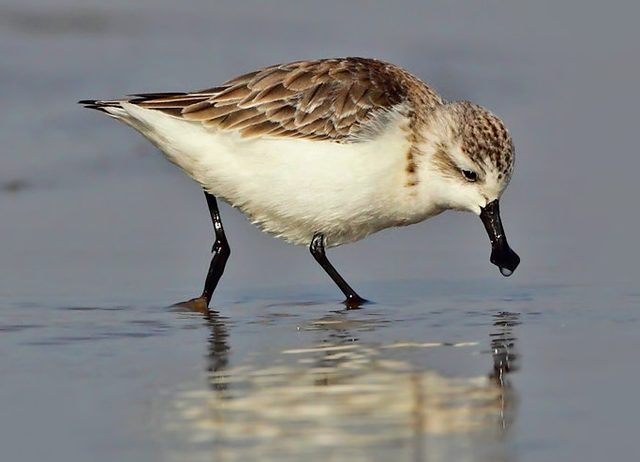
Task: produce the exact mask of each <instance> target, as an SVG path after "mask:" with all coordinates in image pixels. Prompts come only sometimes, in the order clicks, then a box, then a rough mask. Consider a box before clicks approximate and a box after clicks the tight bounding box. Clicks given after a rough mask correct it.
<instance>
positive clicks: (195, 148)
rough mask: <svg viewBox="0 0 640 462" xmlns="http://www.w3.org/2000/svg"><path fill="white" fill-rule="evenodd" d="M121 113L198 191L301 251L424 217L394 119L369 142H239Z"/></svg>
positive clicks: (193, 125)
mask: <svg viewBox="0 0 640 462" xmlns="http://www.w3.org/2000/svg"><path fill="white" fill-rule="evenodd" d="M123 107H124V108H125V110H126V111H127V112H128V113H129V114H131V115H132V116H134V117H135V118H136V119H137V120H136V121H131V120H129V121H126V122H127V123H129V124H130V125H132V126H133V127H134V128H136V129H137V130H138V131H140V132H141V133H143V134H144V135H145V136H146V137H147V138H149V139H150V140H151V141H152V142H153V143H154V144H156V145H157V146H158V147H159V148H160V149H161V150H162V151H163V152H164V153H165V154H166V155H167V157H168V158H169V159H170V160H171V161H172V162H173V163H175V164H177V165H178V166H179V167H180V168H182V169H183V170H184V171H185V172H186V173H187V174H188V175H189V176H190V177H191V178H193V179H194V180H196V181H197V182H198V183H200V184H201V185H202V187H203V188H204V189H205V190H206V191H208V192H210V193H211V194H213V195H215V196H216V197H218V198H220V199H222V200H224V201H226V202H228V203H229V204H231V205H232V206H234V207H237V208H238V209H240V210H241V211H242V212H244V213H245V214H247V215H248V216H249V218H250V219H251V221H252V222H254V223H256V224H258V225H259V226H260V227H261V228H262V229H263V230H264V231H267V232H269V233H273V234H275V235H277V236H278V237H281V238H283V239H285V240H287V241H289V242H292V243H295V244H305V245H306V244H309V243H310V241H311V238H312V237H313V235H314V234H315V233H317V232H321V233H323V234H324V236H325V240H326V243H327V246H331V247H333V246H336V245H341V244H345V243H349V242H354V241H357V240H359V239H362V238H364V237H366V236H368V235H369V234H371V233H374V232H376V231H380V230H381V229H384V228H388V227H390V226H397V225H400V224H408V223H413V222H416V221H420V220H422V219H424V218H426V217H427V216H428V212H427V211H422V212H421V213H420V216H415V212H414V211H413V210H414V207H415V204H413V202H414V198H413V194H412V191H411V188H410V187H408V186H407V172H406V165H407V154H408V152H409V149H410V143H409V141H408V140H407V138H406V131H405V130H404V129H403V124H404V123H405V121H404V120H402V119H400V118H398V120H397V121H395V122H394V123H392V124H390V125H389V129H388V130H386V131H385V132H383V134H382V135H381V136H379V137H378V138H377V139H375V140H371V141H365V142H360V143H348V144H339V143H333V142H329V141H310V140H304V139H290V138H276V137H272V138H267V137H261V138H241V137H240V136H239V134H237V133H236V132H231V131H220V130H218V129H215V128H207V127H205V126H203V125H202V124H201V123H199V122H188V121H184V120H180V119H176V118H173V117H170V116H167V115H165V114H162V113H160V112H158V111H150V110H147V109H142V108H139V107H137V106H134V105H130V104H126V103H125V104H123ZM151 127H153V128H151ZM425 212H427V213H425Z"/></svg>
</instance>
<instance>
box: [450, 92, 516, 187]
mask: <svg viewBox="0 0 640 462" xmlns="http://www.w3.org/2000/svg"><path fill="white" fill-rule="evenodd" d="M454 104H456V105H457V106H458V107H459V108H460V124H459V126H460V134H459V135H460V138H461V140H462V149H463V150H464V151H465V152H466V153H467V155H468V156H469V158H470V159H471V160H473V161H474V162H475V163H476V164H478V165H482V164H483V163H484V162H485V161H487V160H488V161H489V162H488V163H490V164H491V165H495V166H496V169H497V170H498V172H499V173H500V174H502V175H503V177H505V178H509V177H510V176H511V172H512V171H513V161H514V147H513V140H512V139H511V135H509V132H508V131H507V128H506V127H505V126H504V124H503V123H502V121H501V120H500V119H499V118H498V117H496V116H495V115H494V114H492V113H491V112H489V111H487V110H486V109H484V108H483V107H481V106H478V105H477V104H474V103H469V102H458V103H454Z"/></svg>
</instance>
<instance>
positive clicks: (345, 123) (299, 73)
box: [131, 58, 430, 141]
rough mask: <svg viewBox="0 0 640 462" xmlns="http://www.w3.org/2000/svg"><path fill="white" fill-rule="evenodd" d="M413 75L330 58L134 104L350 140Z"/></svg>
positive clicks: (269, 130)
mask: <svg viewBox="0 0 640 462" xmlns="http://www.w3.org/2000/svg"><path fill="white" fill-rule="evenodd" d="M408 80H412V82H411V83H412V84H414V83H415V81H417V82H419V81H418V80H417V79H415V77H413V76H411V75H410V74H407V73H405V72H404V71H402V70H400V69H399V68H396V67H395V66H391V65H389V64H386V63H383V62H380V61H376V60H370V59H361V58H345V59H327V60H317V61H302V62H297V63H291V64H283V65H276V66H271V67H268V68H265V69H262V70H260V71H256V72H251V73H249V74H245V75H242V76H240V77H236V78H235V79H232V80H230V81H228V82H226V83H225V84H223V85H222V86H220V87H216V88H211V89H207V90H202V91H198V92H195V93H190V94H166V95H138V96H139V98H137V99H134V100H132V101H131V102H133V103H135V104H138V105H140V106H142V107H146V108H150V109H157V110H160V111H163V112H166V113H169V114H171V115H173V116H176V117H183V118H185V119H189V120H199V121H201V122H203V123H204V124H205V125H210V126H216V127H219V128H221V129H236V130H240V132H241V133H242V134H243V135H244V136H256V135H263V134H270V135H278V136H287V137H302V138H307V139H325V140H333V141H345V140H347V139H349V138H352V137H353V136H354V135H357V134H358V133H364V132H367V129H368V130H371V127H367V122H368V121H371V120H372V118H373V117H372V116H373V115H374V114H375V113H377V112H380V111H383V110H389V109H391V108H392V107H393V106H395V105H397V104H400V103H402V102H403V101H405V100H406V99H407V97H408V91H407V87H406V85H404V84H405V83H406V81H408ZM420 83H421V82H420ZM422 86H424V85H423V84H422ZM425 89H427V90H428V91H430V90H429V89H428V88H427V87H426V86H425Z"/></svg>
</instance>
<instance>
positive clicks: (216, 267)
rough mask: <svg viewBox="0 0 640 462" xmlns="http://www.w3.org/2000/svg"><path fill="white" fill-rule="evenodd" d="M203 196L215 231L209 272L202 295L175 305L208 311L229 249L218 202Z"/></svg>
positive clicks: (213, 198)
mask: <svg viewBox="0 0 640 462" xmlns="http://www.w3.org/2000/svg"><path fill="white" fill-rule="evenodd" d="M204 197H206V199H207V205H208V206H209V213H210V214H211V221H212V222H213V230H214V231H215V241H214V242H213V249H211V252H212V253H213V256H212V257H211V263H210V264H209V272H208V273H207V279H206V280H205V282H204V290H203V291H202V295H200V297H198V298H192V299H191V300H188V301H186V302H182V303H178V304H177V305H176V306H179V307H181V308H186V309H188V310H189V311H198V312H204V313H208V312H209V302H210V301H211V296H212V295H213V291H214V290H215V289H216V286H217V285H218V281H219V280H220V278H221V277H222V273H224V267H225V265H226V264H227V260H228V259H229V255H231V249H230V248H229V244H228V243H227V238H226V236H225V235H224V228H223V227H222V220H221V219H220V212H219V211H218V203H217V202H216V198H215V196H212V195H211V194H209V193H208V192H206V191H205V193H204Z"/></svg>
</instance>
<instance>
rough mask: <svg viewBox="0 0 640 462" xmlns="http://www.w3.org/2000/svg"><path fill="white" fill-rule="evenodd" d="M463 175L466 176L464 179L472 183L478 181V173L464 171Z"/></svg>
mask: <svg viewBox="0 0 640 462" xmlns="http://www.w3.org/2000/svg"><path fill="white" fill-rule="evenodd" d="M462 175H464V178H465V179H466V180H467V181H468V182H470V183H473V182H475V181H477V180H478V174H477V173H476V172H474V171H473V170H464V169H463V170H462Z"/></svg>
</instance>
